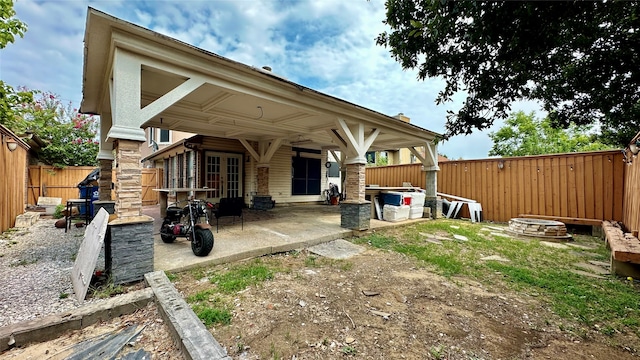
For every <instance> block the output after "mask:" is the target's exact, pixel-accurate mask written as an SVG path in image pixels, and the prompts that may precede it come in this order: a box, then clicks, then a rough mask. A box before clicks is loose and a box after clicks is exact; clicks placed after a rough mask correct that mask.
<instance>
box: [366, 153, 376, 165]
mask: <svg viewBox="0 0 640 360" xmlns="http://www.w3.org/2000/svg"><path fill="white" fill-rule="evenodd" d="M365 157H366V159H367V164H374V165H375V163H376V152H375V151H367V153H366V154H365Z"/></svg>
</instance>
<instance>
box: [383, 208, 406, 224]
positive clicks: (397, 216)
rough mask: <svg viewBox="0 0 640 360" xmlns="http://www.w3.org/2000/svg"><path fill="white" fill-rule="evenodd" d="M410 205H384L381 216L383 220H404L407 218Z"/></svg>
mask: <svg viewBox="0 0 640 360" xmlns="http://www.w3.org/2000/svg"><path fill="white" fill-rule="evenodd" d="M410 211H411V207H410V206H409V205H400V206H394V205H385V206H384V207H383V208H382V218H383V219H384V221H392V222H394V221H404V220H407V219H408V218H409V212H410Z"/></svg>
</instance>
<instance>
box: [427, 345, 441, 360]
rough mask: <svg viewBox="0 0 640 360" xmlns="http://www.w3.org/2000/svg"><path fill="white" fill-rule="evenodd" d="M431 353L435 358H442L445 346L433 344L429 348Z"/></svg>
mask: <svg viewBox="0 0 640 360" xmlns="http://www.w3.org/2000/svg"><path fill="white" fill-rule="evenodd" d="M429 354H430V355H431V356H433V358H435V359H438V360H440V359H442V357H443V356H444V347H443V346H442V345H438V346H432V347H431V348H429Z"/></svg>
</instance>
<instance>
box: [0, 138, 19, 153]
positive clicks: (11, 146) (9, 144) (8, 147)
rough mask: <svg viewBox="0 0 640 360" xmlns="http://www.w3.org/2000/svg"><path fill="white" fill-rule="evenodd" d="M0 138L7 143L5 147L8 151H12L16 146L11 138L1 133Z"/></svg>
mask: <svg viewBox="0 0 640 360" xmlns="http://www.w3.org/2000/svg"><path fill="white" fill-rule="evenodd" d="M2 140H4V143H5V144H7V149H9V151H11V152H13V151H15V150H16V149H17V148H18V143H17V142H16V141H15V140H13V138H10V137H8V136H7V135H2Z"/></svg>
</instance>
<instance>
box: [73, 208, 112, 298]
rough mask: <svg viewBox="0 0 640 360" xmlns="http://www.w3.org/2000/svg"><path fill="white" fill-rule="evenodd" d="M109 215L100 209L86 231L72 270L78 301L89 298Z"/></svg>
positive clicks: (74, 289) (74, 290)
mask: <svg viewBox="0 0 640 360" xmlns="http://www.w3.org/2000/svg"><path fill="white" fill-rule="evenodd" d="M108 220H109V213H107V211H106V210H105V209H102V208H101V209H100V211H98V213H97V214H96V216H95V217H94V218H93V221H91V223H90V224H89V225H88V226H87V228H86V230H85V231H84V239H83V240H82V244H81V245H80V249H79V250H78V254H77V255H76V262H75V263H74V264H73V269H72V270H71V282H72V283H73V292H74V293H75V294H76V299H78V301H79V302H83V301H84V298H85V296H87V290H88V289H89V285H90V283H91V276H92V275H93V270H95V268H96V263H97V262H98V256H99V255H100V249H102V244H103V243H104V237H105V235H106V233H107V221H108Z"/></svg>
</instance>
